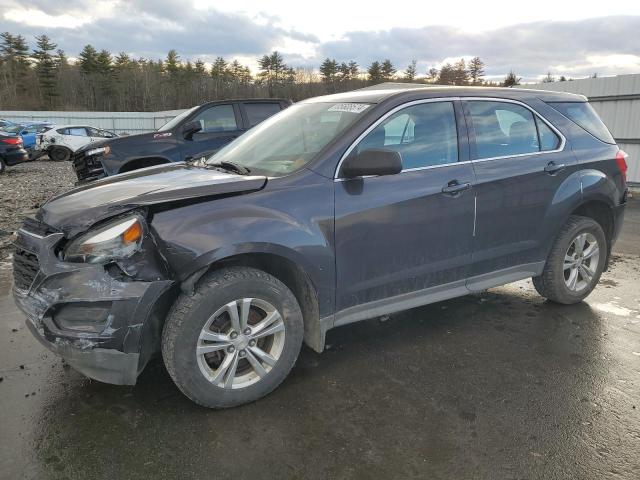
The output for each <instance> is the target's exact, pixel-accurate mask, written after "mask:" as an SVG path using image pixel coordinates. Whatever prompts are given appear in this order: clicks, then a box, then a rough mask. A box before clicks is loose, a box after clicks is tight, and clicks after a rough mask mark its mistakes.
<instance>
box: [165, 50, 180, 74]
mask: <svg viewBox="0 0 640 480" xmlns="http://www.w3.org/2000/svg"><path fill="white" fill-rule="evenodd" d="M180 67H181V64H180V56H179V55H178V52H176V51H175V50H173V49H171V50H169V52H168V53H167V58H166V60H165V61H164V69H165V71H166V72H167V73H168V74H169V76H170V77H176V76H177V75H178V73H179V72H180Z"/></svg>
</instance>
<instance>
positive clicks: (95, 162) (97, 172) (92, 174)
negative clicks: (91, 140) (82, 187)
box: [73, 152, 105, 182]
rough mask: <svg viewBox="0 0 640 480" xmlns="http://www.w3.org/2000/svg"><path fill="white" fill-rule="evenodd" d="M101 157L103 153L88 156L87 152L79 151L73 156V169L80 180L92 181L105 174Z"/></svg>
mask: <svg viewBox="0 0 640 480" xmlns="http://www.w3.org/2000/svg"><path fill="white" fill-rule="evenodd" d="M100 157H101V155H91V156H90V157H88V156H86V155H85V152H79V153H76V154H75V155H74V156H73V169H74V170H75V172H76V176H77V177H78V182H90V181H92V180H97V179H99V178H102V177H104V176H105V171H104V167H103V166H102V162H101V161H100Z"/></svg>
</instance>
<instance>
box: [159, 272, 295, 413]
mask: <svg viewBox="0 0 640 480" xmlns="http://www.w3.org/2000/svg"><path fill="white" fill-rule="evenodd" d="M242 298H254V299H259V300H264V301H266V302H268V303H269V304H271V305H272V306H274V307H275V308H276V309H277V310H278V312H279V313H280V314H281V317H282V320H283V321H284V345H283V346H282V351H281V353H280V354H279V358H278V360H277V362H276V363H275V365H274V366H273V367H271V370H270V371H269V372H268V373H266V375H264V376H262V377H261V378H260V379H259V380H257V381H256V383H253V384H250V385H248V386H244V387H242V388H235V389H229V388H224V387H223V386H218V385H215V384H214V383H212V382H211V381H209V379H208V378H206V377H205V375H204V374H203V373H202V371H201V367H200V365H199V363H198V356H197V355H196V345H197V344H198V341H199V340H198V338H199V335H200V334H201V331H202V329H203V327H204V326H205V325H206V323H207V321H208V320H209V318H210V317H211V316H212V315H213V314H214V313H215V312H216V311H217V310H218V309H220V308H222V307H224V305H226V304H227V303H229V302H233V301H235V300H239V299H242ZM303 332H304V325H303V318H302V311H301V310H300V306H299V305H298V302H297V300H296V298H295V296H294V295H293V293H291V291H290V290H289V289H288V288H287V287H286V286H285V285H284V284H283V283H282V282H281V281H280V280H278V279H277V278H275V277H273V276H271V275H269V274H267V273H265V272H263V271H261V270H257V269H254V268H249V267H231V268H225V269H221V270H217V271H214V272H212V273H209V274H207V275H205V276H204V277H203V278H202V280H201V281H200V283H199V284H198V286H197V287H196V289H195V293H194V294H193V295H185V294H181V295H180V296H179V298H178V299H177V300H176V302H175V304H174V305H173V307H172V309H171V311H170V313H169V316H168V318H167V321H166V323H165V326H164V330H163V333H162V356H163V359H164V362H165V365H166V367H167V370H168V372H169V375H170V376H171V378H172V379H173V381H174V382H175V384H176V385H177V386H178V388H179V389H180V390H181V391H182V393H184V394H185V395H186V396H187V397H188V398H190V399H191V400H192V401H194V402H195V403H197V404H199V405H202V406H204V407H208V408H228V407H235V406H238V405H242V404H245V403H249V402H253V401H255V400H257V399H259V398H261V397H263V396H265V395H267V394H268V393H270V392H271V391H272V390H274V389H275V388H276V387H277V386H278V385H280V383H281V382H282V381H283V380H284V379H285V378H286V376H287V375H288V374H289V371H290V370H291V368H292V367H293V365H294V364H295V362H296V359H297V358H298V354H299V353H300V347H301V346H302V338H303ZM222 352H223V355H225V356H226V355H227V353H226V351H222ZM225 358H226V357H225ZM247 360H248V359H247ZM245 361H246V360H245Z"/></svg>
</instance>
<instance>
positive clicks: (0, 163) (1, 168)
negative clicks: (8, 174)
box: [0, 158, 7, 174]
mask: <svg viewBox="0 0 640 480" xmlns="http://www.w3.org/2000/svg"><path fill="white" fill-rule="evenodd" d="M6 169H7V166H6V165H5V163H4V160H3V159H2V158H0V174H3V173H4V171H5V170H6Z"/></svg>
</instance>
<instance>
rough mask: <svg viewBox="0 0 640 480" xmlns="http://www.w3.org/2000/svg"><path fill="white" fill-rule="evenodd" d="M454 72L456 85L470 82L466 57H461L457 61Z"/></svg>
mask: <svg viewBox="0 0 640 480" xmlns="http://www.w3.org/2000/svg"><path fill="white" fill-rule="evenodd" d="M452 73H453V84H454V85H466V84H467V83H469V72H468V71H467V64H466V62H465V61H464V58H461V59H460V60H458V61H457V62H456V63H455V65H454V66H453V71H452Z"/></svg>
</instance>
